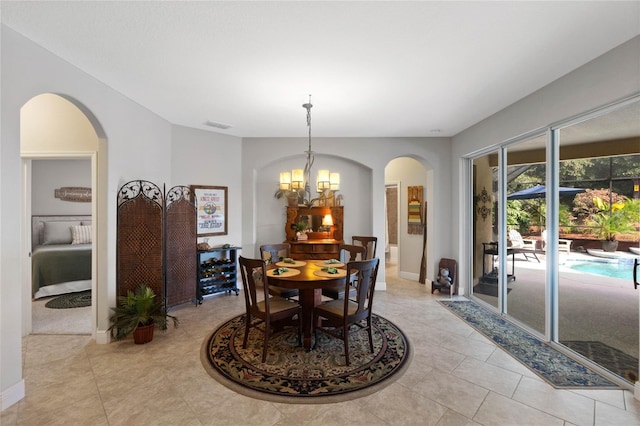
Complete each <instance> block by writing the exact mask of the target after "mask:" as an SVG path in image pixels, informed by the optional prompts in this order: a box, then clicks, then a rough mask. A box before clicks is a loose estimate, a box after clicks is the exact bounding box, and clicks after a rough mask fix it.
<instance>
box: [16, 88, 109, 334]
mask: <svg viewBox="0 0 640 426" xmlns="http://www.w3.org/2000/svg"><path fill="white" fill-rule="evenodd" d="M20 154H21V158H22V160H23V181H24V187H23V206H24V208H23V214H24V219H23V220H24V224H25V226H24V227H23V246H24V247H25V248H26V250H25V251H24V252H23V256H22V265H23V277H24V282H23V293H22V295H23V296H22V306H23V310H22V312H23V316H22V325H23V326H22V329H23V335H27V334H29V333H31V332H32V331H33V322H32V316H33V312H32V295H33V294H32V290H33V289H32V271H31V254H32V253H31V250H30V248H31V246H32V228H31V226H30V225H31V223H32V219H31V218H32V216H33V200H32V199H31V198H32V196H31V194H32V185H33V181H32V166H33V162H34V161H41V160H50V161H53V160H55V161H62V160H69V161H84V162H85V163H84V164H83V167H84V168H85V169H87V170H88V171H89V175H90V176H89V182H90V185H88V187H90V188H92V192H93V194H92V196H91V202H90V203H88V204H89V205H90V208H89V211H90V213H89V215H88V217H89V218H90V220H91V222H92V223H91V225H92V226H91V231H90V235H91V237H90V238H91V241H92V245H93V248H94V249H93V250H91V253H90V258H91V265H90V269H91V274H90V280H91V284H90V291H91V300H92V303H91V307H90V310H91V311H90V324H91V325H90V330H89V332H90V333H91V335H92V337H93V338H95V339H96V341H97V342H98V343H108V341H109V339H108V333H107V332H106V328H107V327H108V315H109V309H108V299H107V297H106V295H107V293H108V289H107V288H106V287H103V286H101V285H100V283H106V282H107V279H106V264H107V259H106V257H107V256H106V253H107V250H106V247H104V246H105V244H106V220H105V219H103V218H106V211H107V202H106V199H105V195H106V191H104V190H102V188H105V187H106V165H107V163H106V161H107V156H106V138H105V137H104V131H103V129H102V127H101V126H100V124H99V123H98V121H97V120H96V118H95V117H94V116H93V115H92V114H91V113H90V112H89V111H88V110H87V109H86V108H85V107H84V106H83V105H81V104H80V103H79V102H77V101H75V100H74V99H70V98H66V97H63V96H60V95H55V94H51V93H45V94H41V95H37V96H35V97H34V98H32V99H30V100H29V101H27V102H26V103H25V104H24V105H23V106H22V108H21V110H20ZM51 164H54V163H51ZM100 296H102V297H100ZM101 302H102V303H101ZM102 305H104V306H102ZM99 325H101V327H100V329H102V331H101V332H100V333H98V332H97V330H98V326H99Z"/></svg>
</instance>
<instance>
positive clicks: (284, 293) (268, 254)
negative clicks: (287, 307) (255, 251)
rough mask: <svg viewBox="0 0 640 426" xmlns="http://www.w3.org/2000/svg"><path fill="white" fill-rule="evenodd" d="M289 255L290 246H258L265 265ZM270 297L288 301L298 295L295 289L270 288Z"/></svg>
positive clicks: (282, 244)
mask: <svg viewBox="0 0 640 426" xmlns="http://www.w3.org/2000/svg"><path fill="white" fill-rule="evenodd" d="M290 255H291V244H288V243H279V244H263V245H261V246H260V258H261V259H262V260H264V261H265V262H266V263H267V265H270V264H272V263H276V262H278V261H279V260H280V259H284V258H285V257H289V256H290ZM270 291H271V295H272V296H280V297H284V298H285V299H290V298H292V297H295V296H297V295H298V293H299V291H298V290H297V289H295V288H282V287H276V286H271V287H270Z"/></svg>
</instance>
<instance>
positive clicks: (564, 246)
mask: <svg viewBox="0 0 640 426" xmlns="http://www.w3.org/2000/svg"><path fill="white" fill-rule="evenodd" d="M572 242H573V240H567V239H564V238H559V239H558V251H559V252H565V253H571V243H572ZM542 250H545V251H546V250H547V230H546V229H545V230H544V231H542Z"/></svg>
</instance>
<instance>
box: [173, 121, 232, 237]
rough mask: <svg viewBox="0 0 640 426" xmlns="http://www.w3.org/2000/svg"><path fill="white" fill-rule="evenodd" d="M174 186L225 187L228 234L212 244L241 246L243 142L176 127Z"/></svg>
mask: <svg viewBox="0 0 640 426" xmlns="http://www.w3.org/2000/svg"><path fill="white" fill-rule="evenodd" d="M172 132H173V135H172V140H173V146H172V150H171V170H172V172H171V174H172V179H171V180H172V182H171V185H167V189H169V187H170V186H174V185H186V186H189V185H211V186H226V187H227V190H228V192H227V197H228V204H229V205H228V215H229V217H228V218H227V235H218V236H214V237H207V238H209V244H211V245H218V244H226V243H228V244H231V245H235V246H240V245H241V243H242V222H241V214H240V212H241V211H242V182H241V179H242V173H241V164H240V155H241V152H242V140H241V139H240V138H237V137H234V136H227V135H222V134H219V133H213V132H209V131H205V130H199V129H192V128H189V127H183V126H173V131H172Z"/></svg>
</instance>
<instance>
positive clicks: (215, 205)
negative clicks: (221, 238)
mask: <svg viewBox="0 0 640 426" xmlns="http://www.w3.org/2000/svg"><path fill="white" fill-rule="evenodd" d="M191 190H192V191H193V193H194V196H195V199H196V236H198V237H201V236H214V235H227V217H228V209H227V206H228V204H227V199H228V188H227V187H226V186H206V185H191Z"/></svg>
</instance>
